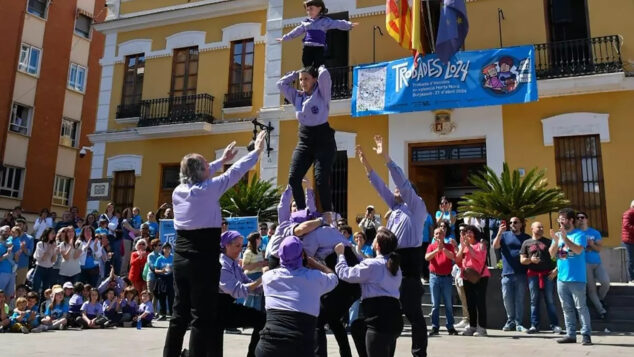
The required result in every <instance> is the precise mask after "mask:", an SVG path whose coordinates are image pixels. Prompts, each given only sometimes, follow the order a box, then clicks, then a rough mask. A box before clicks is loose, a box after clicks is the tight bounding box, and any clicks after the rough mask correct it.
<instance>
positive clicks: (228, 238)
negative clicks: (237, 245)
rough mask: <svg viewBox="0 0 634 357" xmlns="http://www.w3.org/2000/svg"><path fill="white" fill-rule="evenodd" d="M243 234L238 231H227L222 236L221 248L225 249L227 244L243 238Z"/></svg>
mask: <svg viewBox="0 0 634 357" xmlns="http://www.w3.org/2000/svg"><path fill="white" fill-rule="evenodd" d="M241 237H242V234H240V232H238V231H226V232H224V233H223V234H221V235H220V248H222V249H224V248H225V247H226V246H227V244H229V243H231V242H233V241H234V240H235V239H237V238H241Z"/></svg>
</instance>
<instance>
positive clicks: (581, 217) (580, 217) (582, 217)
mask: <svg viewBox="0 0 634 357" xmlns="http://www.w3.org/2000/svg"><path fill="white" fill-rule="evenodd" d="M587 218H588V217H584V216H579V217H577V219H587Z"/></svg>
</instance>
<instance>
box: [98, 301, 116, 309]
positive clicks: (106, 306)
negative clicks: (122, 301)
mask: <svg viewBox="0 0 634 357" xmlns="http://www.w3.org/2000/svg"><path fill="white" fill-rule="evenodd" d="M116 303H117V300H116V299H112V300H108V299H106V300H104V301H103V305H102V306H101V308H102V309H103V311H110V310H112V311H116V310H117V304H116Z"/></svg>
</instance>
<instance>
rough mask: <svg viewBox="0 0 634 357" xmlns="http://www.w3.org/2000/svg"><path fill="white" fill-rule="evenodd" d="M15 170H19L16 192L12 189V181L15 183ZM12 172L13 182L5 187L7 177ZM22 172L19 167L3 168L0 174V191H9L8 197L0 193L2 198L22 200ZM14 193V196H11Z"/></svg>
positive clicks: (23, 170) (22, 169)
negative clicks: (18, 182)
mask: <svg viewBox="0 0 634 357" xmlns="http://www.w3.org/2000/svg"><path fill="white" fill-rule="evenodd" d="M16 170H20V172H19V176H20V177H19V179H20V184H19V187H18V189H17V190H16V189H15V188H13V183H14V182H13V181H15V177H16V175H15V171H16ZM10 172H13V181H12V182H11V185H7V182H6V179H7V177H8V176H9V173H10ZM24 172H25V169H24V168H21V167H15V166H5V167H4V170H3V171H2V174H0V191H10V194H9V195H6V194H4V193H0V196H2V197H9V198H17V199H21V198H22V189H23V188H24ZM13 193H15V194H16V196H13V195H12V194H13Z"/></svg>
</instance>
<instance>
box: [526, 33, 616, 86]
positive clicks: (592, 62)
mask: <svg viewBox="0 0 634 357" xmlns="http://www.w3.org/2000/svg"><path fill="white" fill-rule="evenodd" d="M535 70H536V72H537V78H538V79H550V78H563V77H577V76H587V75H592V74H599V73H614V72H622V71H623V62H622V61H621V40H620V38H619V36H617V35H612V36H602V37H592V38H586V39H579V40H569V41H559V42H550V43H540V44H537V45H535Z"/></svg>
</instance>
